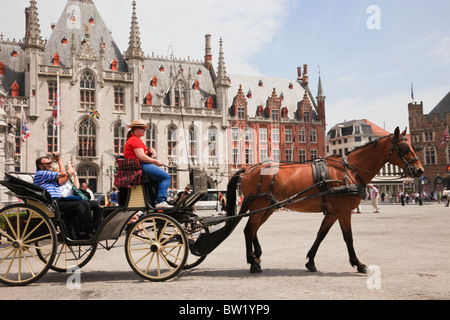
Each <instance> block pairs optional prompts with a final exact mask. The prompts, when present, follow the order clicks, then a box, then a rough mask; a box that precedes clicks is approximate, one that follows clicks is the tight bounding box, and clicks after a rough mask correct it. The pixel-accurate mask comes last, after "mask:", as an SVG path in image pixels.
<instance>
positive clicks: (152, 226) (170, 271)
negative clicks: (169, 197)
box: [125, 214, 189, 281]
mask: <svg viewBox="0 0 450 320" xmlns="http://www.w3.org/2000/svg"><path fill="white" fill-rule="evenodd" d="M125 254H126V257H127V260H128V263H129V264H130V266H131V268H132V269H133V270H134V271H135V272H136V273H137V274H138V275H139V276H141V277H142V278H144V279H147V280H151V281H165V280H168V279H171V278H173V277H174V276H176V275H177V274H178V273H179V272H180V271H181V270H182V269H183V267H184V265H185V263H186V261H187V257H188V254H189V245H188V240H187V237H186V233H185V232H184V230H183V229H182V228H181V226H180V224H179V223H178V222H177V221H176V220H174V219H173V218H171V217H169V216H167V215H164V214H151V215H146V216H144V217H142V218H140V219H139V220H138V221H136V223H134V224H133V226H132V227H131V230H130V232H129V233H128V234H127V237H126V239H125Z"/></svg>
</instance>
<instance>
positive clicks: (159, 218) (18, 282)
mask: <svg viewBox="0 0 450 320" xmlns="http://www.w3.org/2000/svg"><path fill="white" fill-rule="evenodd" d="M32 182H33V175H32V174H26V173H9V174H8V173H7V174H5V179H4V181H0V183H1V184H2V185H4V186H5V187H7V188H8V189H9V190H10V191H11V192H12V193H13V194H14V195H15V196H16V197H17V198H18V199H20V201H19V203H16V204H12V205H9V206H7V207H5V208H3V209H2V210H0V282H2V283H4V284H7V285H10V286H24V285H27V284H30V283H32V282H34V281H36V280H38V279H39V278H41V277H42V276H43V275H44V274H45V273H46V272H47V271H48V270H49V269H52V270H55V271H58V272H68V271H72V270H76V269H77V268H81V267H83V266H85V265H86V264H87V263H88V262H89V261H90V260H91V258H92V257H93V256H94V254H95V251H96V249H97V247H98V245H101V246H103V247H104V248H106V249H107V250H110V249H111V248H112V247H113V246H114V244H115V243H116V242H117V240H118V239H119V237H121V235H123V234H125V255H126V258H127V261H128V263H129V265H130V266H131V268H132V269H133V270H134V271H135V272H136V273H137V274H138V275H139V276H141V277H142V278H144V279H147V280H151V281H164V280H167V279H170V278H172V277H174V276H176V275H177V274H178V273H179V272H180V271H181V270H182V269H187V268H192V267H195V266H197V265H198V264H200V263H201V262H202V261H203V260H204V259H205V257H206V255H207V254H208V253H210V252H211V251H212V250H213V249H214V248H215V247H216V246H217V245H219V244H220V242H222V241H223V239H224V238H226V237H227V236H228V235H229V233H231V231H232V229H233V228H234V226H235V225H236V223H237V222H236V221H229V222H223V223H222V221H220V219H219V217H213V216H211V217H200V216H198V215H196V214H195V213H194V212H193V211H194V210H193V206H194V204H195V203H196V202H197V201H198V200H199V199H200V198H201V197H202V196H203V195H204V193H203V192H196V193H193V194H191V195H189V196H188V197H187V198H185V199H183V200H182V201H180V202H179V203H176V204H175V205H174V206H173V208H167V209H160V208H158V209H156V208H155V206H154V196H155V187H156V185H155V184H154V183H153V182H152V181H149V180H148V179H147V178H146V176H142V181H140V182H141V183H140V184H138V185H134V186H130V187H129V188H120V191H119V205H118V206H105V207H102V208H101V211H102V214H101V215H102V222H101V225H100V226H99V227H98V229H97V230H96V232H95V234H94V236H93V238H91V239H88V240H78V239H73V237H72V236H71V234H72V233H71V232H70V228H71V226H70V222H68V221H67V220H66V219H65V215H64V213H62V212H61V211H60V210H59V208H58V204H57V202H56V201H55V200H54V199H52V198H51V197H50V194H49V193H48V191H46V190H45V189H42V188H40V187H38V186H36V185H34V184H33V183H32ZM137 216H140V218H139V219H138V220H137V221H135V222H134V223H133V224H130V223H129V221H130V219H131V218H132V217H137ZM217 224H221V225H222V226H223V227H222V228H219V230H216V231H214V230H212V229H213V227H214V226H216V225H217ZM214 229H217V228H214ZM124 230H126V231H124Z"/></svg>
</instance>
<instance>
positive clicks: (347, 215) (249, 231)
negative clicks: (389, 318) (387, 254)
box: [227, 127, 424, 273]
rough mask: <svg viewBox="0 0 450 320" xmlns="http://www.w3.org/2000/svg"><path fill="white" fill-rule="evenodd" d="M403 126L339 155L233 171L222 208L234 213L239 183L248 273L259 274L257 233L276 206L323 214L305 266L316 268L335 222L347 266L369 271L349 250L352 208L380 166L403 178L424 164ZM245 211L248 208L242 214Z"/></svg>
mask: <svg viewBox="0 0 450 320" xmlns="http://www.w3.org/2000/svg"><path fill="white" fill-rule="evenodd" d="M405 135H406V129H405V131H403V133H400V130H399V128H398V127H397V128H396V129H395V132H394V134H390V135H388V136H385V137H381V138H379V139H376V140H373V141H370V142H368V143H366V144H365V145H362V146H359V147H357V148H355V149H354V150H352V151H351V152H349V153H348V154H347V155H343V156H330V157H327V158H319V159H317V160H315V161H312V162H311V163H292V162H288V163H279V162H270V161H269V162H263V163H259V164H255V165H251V166H248V167H246V168H243V169H240V170H239V171H237V172H236V173H235V174H234V175H233V176H232V178H231V179H230V181H229V183H228V187H227V195H228V199H229V201H228V204H229V205H228V208H227V209H228V211H227V215H229V216H231V215H233V214H235V212H236V201H235V198H236V190H237V187H238V184H239V181H240V184H241V191H242V194H243V196H244V200H243V203H242V206H241V210H240V212H239V215H242V216H243V217H245V216H248V217H249V219H248V221H247V224H246V226H245V228H244V234H245V243H246V255H247V262H248V263H249V264H250V272H251V273H259V272H261V271H262V269H261V260H260V257H261V255H262V249H261V245H260V243H259V241H258V237H257V232H258V229H259V228H260V227H261V225H262V224H264V222H266V221H267V220H268V219H269V217H270V216H271V215H272V213H273V212H274V211H275V210H276V209H277V208H281V207H285V208H287V209H289V210H292V211H297V212H323V214H324V218H323V220H322V223H321V225H320V228H319V230H318V232H317V236H316V239H315V241H314V243H313V245H312V247H311V249H310V250H309V251H308V253H307V256H306V258H307V263H306V265H305V266H306V268H307V269H308V270H309V271H311V272H316V271H317V268H316V266H315V262H314V258H315V256H316V253H317V250H318V248H319V245H320V243H321V242H322V240H323V239H324V238H325V236H326V235H327V233H328V231H329V230H330V228H331V227H332V226H333V224H334V223H335V222H336V220H337V221H339V225H340V228H341V231H342V234H343V237H344V241H345V243H346V245H347V250H348V254H349V258H350V264H351V265H352V267H356V268H357V271H358V272H359V273H370V270H369V269H368V267H367V266H366V265H365V264H363V263H361V262H360V261H359V260H358V258H357V256H356V253H355V249H354V248H353V236H352V229H351V217H352V210H353V209H355V208H357V206H358V205H359V203H360V202H361V199H362V195H364V194H365V189H366V185H367V184H368V183H369V182H370V181H371V180H372V179H373V178H374V177H375V175H376V174H377V173H378V172H379V171H380V169H381V168H382V167H383V166H384V165H385V164H386V163H388V162H389V163H391V164H393V165H397V166H399V167H400V168H403V174H404V176H411V177H419V176H421V175H422V174H423V173H424V168H423V166H422V164H421V162H420V160H419V158H418V157H417V155H416V150H415V148H414V146H412V145H411V144H410V142H409V141H408V139H407V138H406V137H405ZM248 210H250V212H248Z"/></svg>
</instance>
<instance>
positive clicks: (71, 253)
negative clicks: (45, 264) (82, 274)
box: [37, 242, 97, 273]
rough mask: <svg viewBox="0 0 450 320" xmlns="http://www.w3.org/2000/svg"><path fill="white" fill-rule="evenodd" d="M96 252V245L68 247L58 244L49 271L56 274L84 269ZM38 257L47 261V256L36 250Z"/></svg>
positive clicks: (64, 244) (65, 244) (67, 245)
mask: <svg viewBox="0 0 450 320" xmlns="http://www.w3.org/2000/svg"><path fill="white" fill-rule="evenodd" d="M96 250H97V243H95V244H89V245H69V244H67V243H62V242H60V243H58V247H57V248H56V254H55V259H54V261H53V264H52V265H51V267H50V268H51V269H52V270H54V271H57V272H63V273H66V272H67V271H68V270H75V269H77V268H78V269H80V268H82V267H84V266H85V265H86V264H87V263H88V262H89V261H90V260H91V259H92V257H93V256H94V254H95V251H96ZM37 253H38V255H39V257H40V258H41V259H43V260H45V261H46V260H47V258H48V256H49V255H48V254H46V253H45V252H42V251H41V250H37Z"/></svg>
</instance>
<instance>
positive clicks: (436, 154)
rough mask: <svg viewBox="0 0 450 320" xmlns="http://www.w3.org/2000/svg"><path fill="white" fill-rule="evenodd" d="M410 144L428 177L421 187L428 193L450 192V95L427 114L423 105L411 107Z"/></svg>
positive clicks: (412, 105)
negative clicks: (447, 133)
mask: <svg viewBox="0 0 450 320" xmlns="http://www.w3.org/2000/svg"><path fill="white" fill-rule="evenodd" d="M408 116H409V127H410V133H411V141H412V143H413V144H414V146H415V147H416V148H417V150H418V152H417V155H418V157H419V158H420V161H421V162H422V164H423V167H424V169H425V173H424V174H423V179H422V181H421V184H422V185H423V187H424V190H425V191H427V192H436V191H437V192H439V191H442V190H443V188H447V189H449V188H450V142H449V140H448V139H444V134H445V131H446V130H447V129H448V128H449V127H450V93H448V94H447V95H446V96H445V97H444V98H443V99H442V100H441V101H440V102H439V103H438V104H437V105H436V106H435V107H434V108H433V110H431V111H430V113H428V114H424V113H423V102H413V103H409V104H408Z"/></svg>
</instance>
